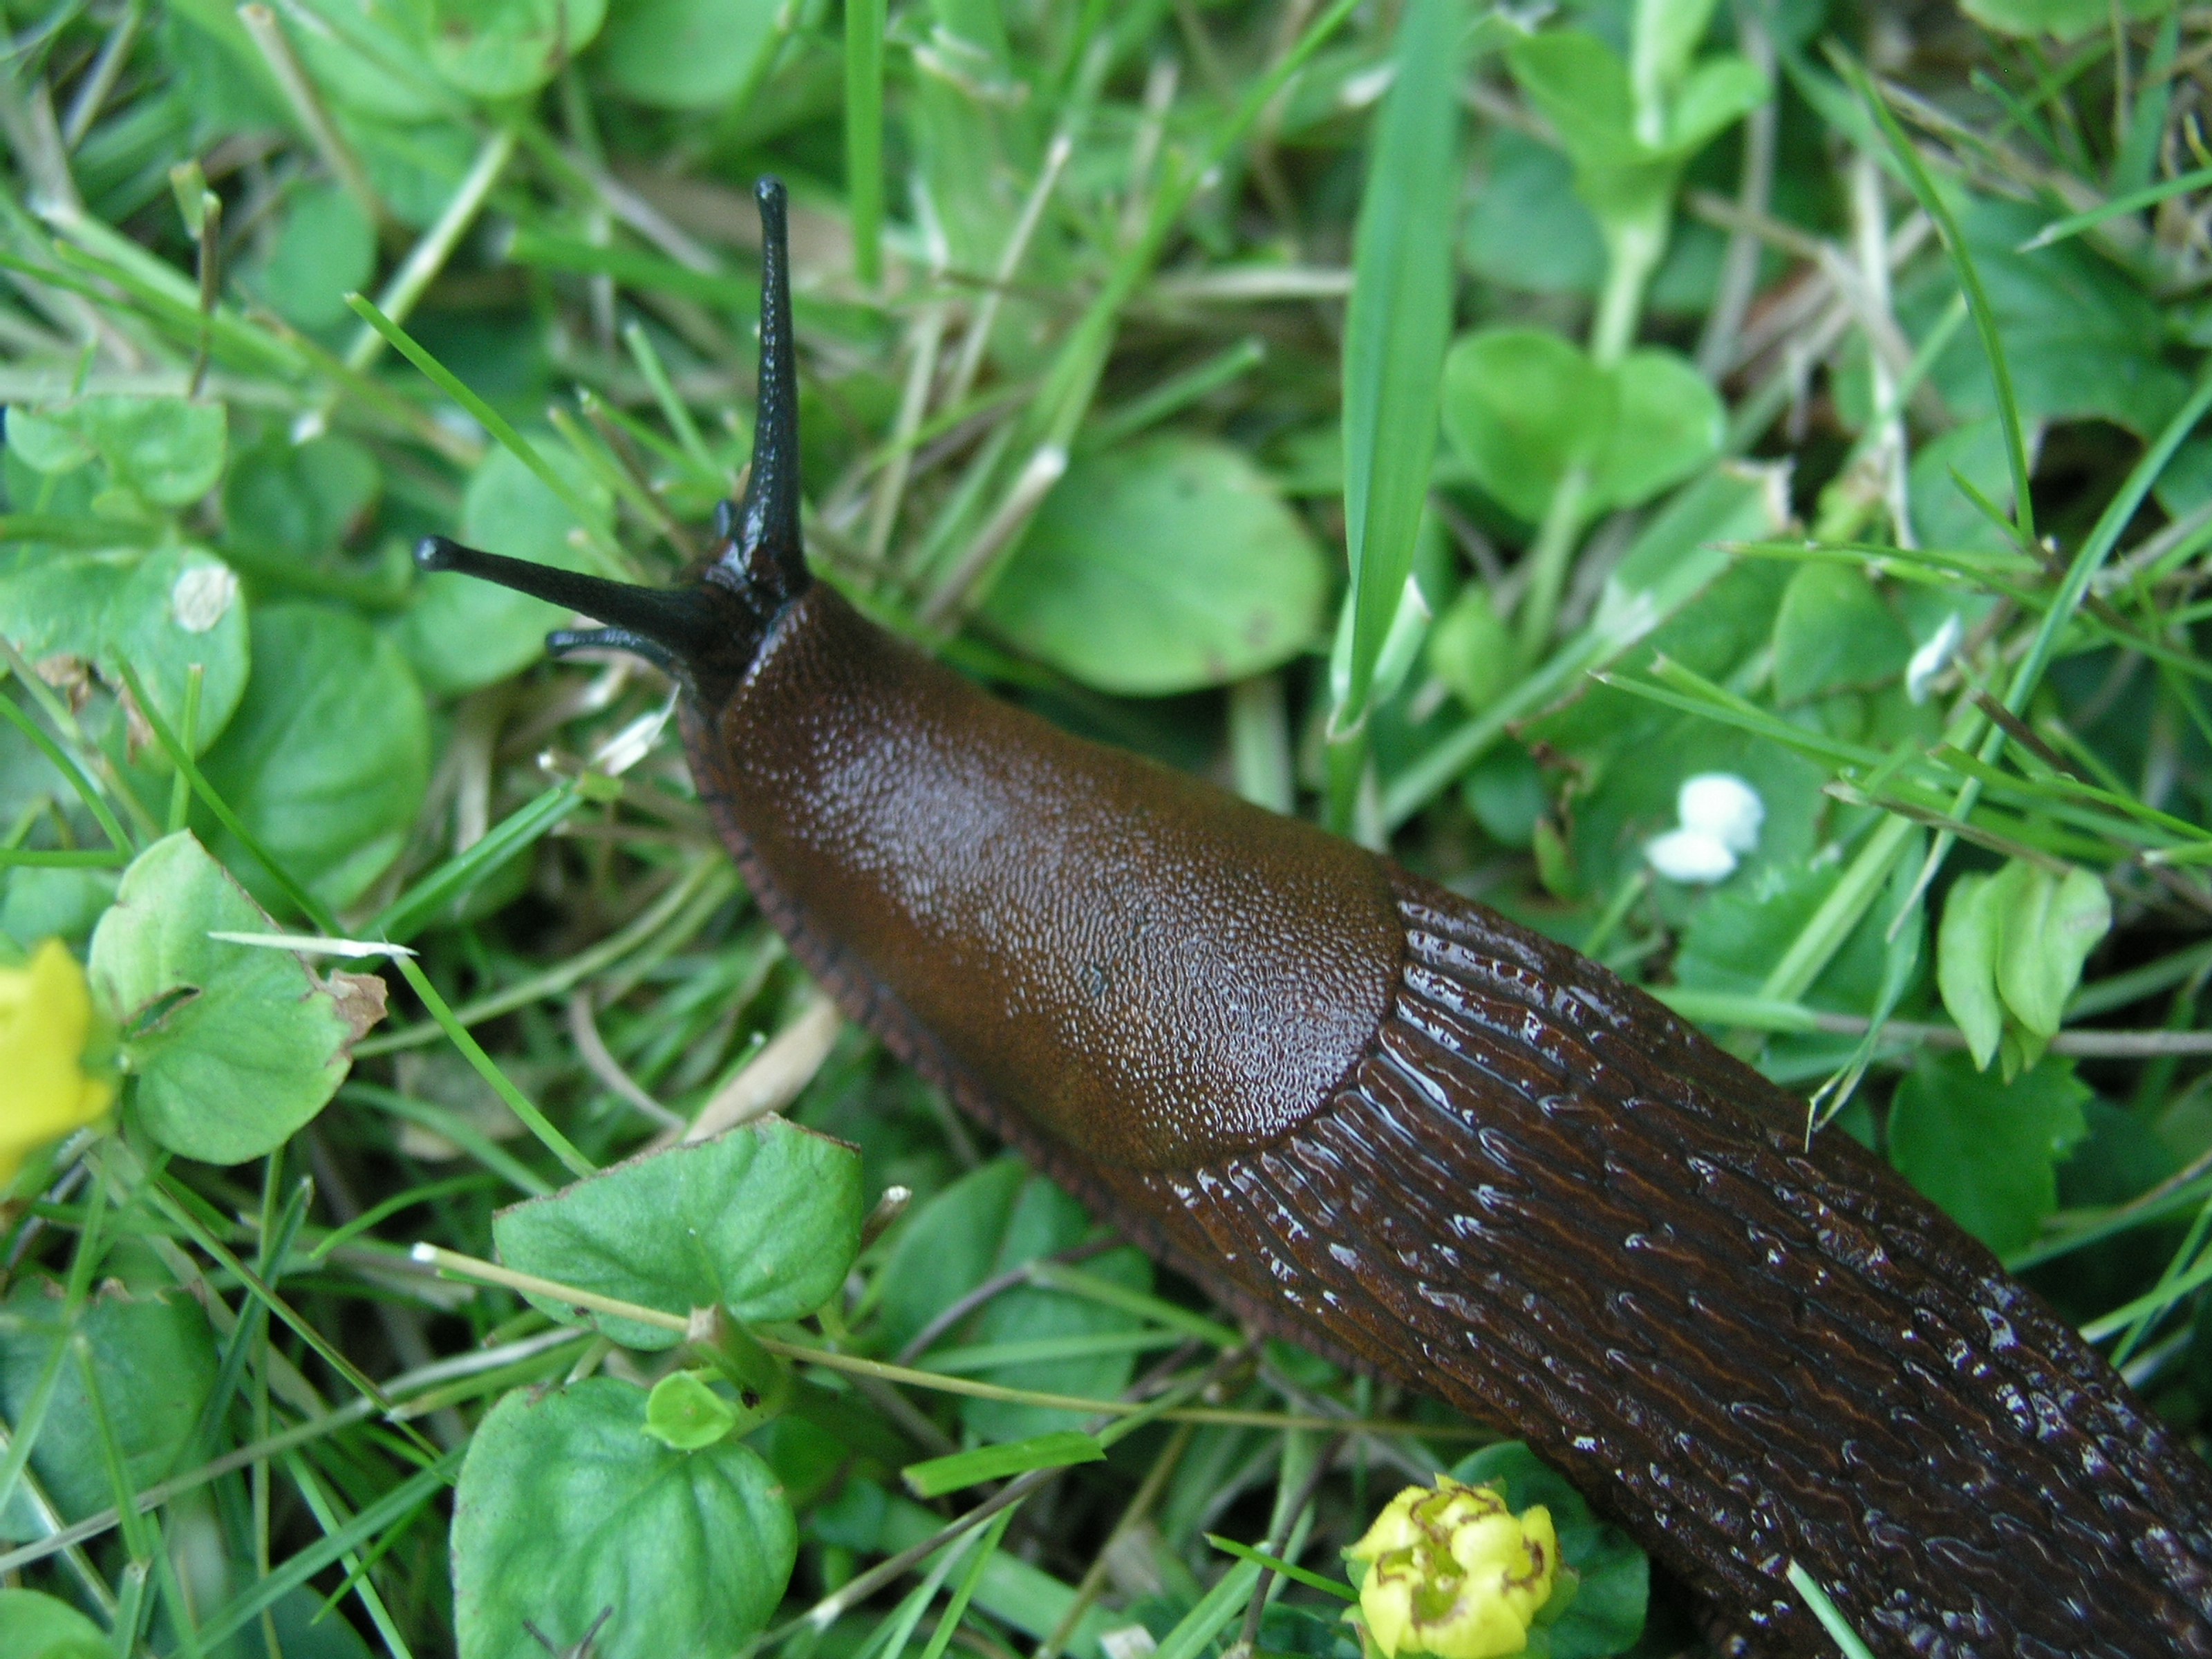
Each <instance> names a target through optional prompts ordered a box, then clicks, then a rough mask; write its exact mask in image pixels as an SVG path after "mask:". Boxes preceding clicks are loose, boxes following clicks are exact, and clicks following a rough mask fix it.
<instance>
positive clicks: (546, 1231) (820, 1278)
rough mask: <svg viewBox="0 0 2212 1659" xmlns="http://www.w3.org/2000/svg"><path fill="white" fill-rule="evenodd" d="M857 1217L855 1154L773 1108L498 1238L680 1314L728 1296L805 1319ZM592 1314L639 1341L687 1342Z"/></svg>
mask: <svg viewBox="0 0 2212 1659" xmlns="http://www.w3.org/2000/svg"><path fill="white" fill-rule="evenodd" d="M860 1217H861V1201H860V1156H859V1154H857V1153H856V1152H854V1151H853V1149H852V1148H851V1147H849V1146H846V1145H845V1144H844V1143H843V1142H842V1141H836V1140H831V1139H829V1138H828V1137H827V1136H825V1135H817V1134H816V1133H813V1132H812V1131H811V1130H807V1129H802V1128H800V1127H799V1126H798V1125H797V1124H795V1123H791V1122H788V1121H786V1120H784V1119H782V1118H780V1117H768V1118H763V1119H761V1120H760V1121H757V1122H755V1123H750V1124H747V1125H745V1126H744V1127H741V1128H737V1129H732V1130H731V1131H730V1132H729V1133H726V1134H722V1135H718V1136H716V1137H715V1138H714V1139H712V1140H704V1141H699V1142H696V1143H694V1144H692V1145H690V1146H671V1147H669V1148H668V1149H667V1150H666V1151H665V1152H648V1153H647V1154H645V1155H643V1156H642V1157H639V1158H632V1159H631V1160H630V1161H629V1163H627V1164H617V1165H616V1166H615V1167H614V1168H613V1169H611V1170H603V1171H602V1172H600V1173H599V1174H598V1175H596V1176H591V1177H589V1178H588V1179H586V1180H583V1181H580V1182H576V1183H574V1185H573V1186H569V1187H565V1188H562V1190H561V1191H559V1192H557V1193H555V1194H552V1195H551V1196H550V1197H549V1198H538V1199H532V1200H530V1201H528V1202H527V1203H523V1204H517V1205H515V1206H513V1207H512V1208H510V1209H506V1210H502V1211H501V1212H500V1213H499V1215H498V1216H497V1217H496V1218H495V1219H494V1221H493V1223H492V1237H493V1238H494V1239H495V1241H496V1242H497V1243H498V1245H499V1253H500V1259H501V1261H505V1262H506V1263H507V1265H508V1266H509V1267H515V1268H519V1269H520V1271H522V1272H524V1273H536V1274H538V1275H539V1276H540V1277H541V1278H545V1279H559V1280H561V1281H562V1283H563V1284H568V1285H576V1286H578V1287H579V1288H580V1289H583V1290H587V1291H598V1292H599V1294H600V1295H602V1296H610V1297H616V1298H617V1299H618V1300H620V1301H623V1302H635V1303H637V1304H641V1306H644V1307H648V1308H659V1309H660V1310H663V1311H664V1312H667V1313H671V1314H684V1313H689V1312H690V1310H692V1309H694V1308H711V1307H715V1306H720V1307H723V1308H726V1309H727V1310H729V1313H730V1316H731V1317H732V1318H733V1319H735V1320H737V1321H738V1322H740V1323H747V1324H749V1323H754V1322H758V1321H761V1320H770V1319H798V1318H800V1317H803V1316H805V1315H807V1314H811V1313H812V1312H813V1311H814V1310H816V1309H817V1308H818V1307H820V1306H821V1305H822V1304H823V1303H824V1302H826V1301H828V1300H829V1297H831V1296H832V1295H833V1294H835V1293H836V1290H837V1288H838V1287H839V1286H840V1285H842V1284H843V1283H844V1282H845V1275H846V1273H847V1272H848V1271H849V1270H850V1268H851V1267H852V1265H853V1258H854V1255H858V1254H859V1252H860ZM543 1305H544V1306H545V1308H546V1310H547V1311H548V1312H549V1313H553V1314H556V1316H560V1317H562V1318H572V1317H574V1315H573V1313H572V1312H571V1310H568V1308H566V1307H564V1306H562V1305H561V1304H558V1303H552V1302H548V1303H545V1304H543ZM595 1321H596V1322H597V1323H598V1325H599V1328H601V1329H603V1330H605V1332H606V1334H608V1335H610V1336H611V1337H613V1338H614V1339H615V1340H617V1341H618V1342H621V1343H623V1344H625V1345H627V1346H630V1347H634V1348H665V1347H668V1346H672V1345H673V1344H674V1343H675V1342H677V1341H678V1340H680V1339H679V1338H678V1334H676V1333H675V1332H672V1331H667V1330H663V1329H660V1328H658V1327H656V1326H650V1325H640V1324H637V1323H635V1322H633V1321H629V1320H623V1319H613V1318H608V1317H604V1316H595Z"/></svg>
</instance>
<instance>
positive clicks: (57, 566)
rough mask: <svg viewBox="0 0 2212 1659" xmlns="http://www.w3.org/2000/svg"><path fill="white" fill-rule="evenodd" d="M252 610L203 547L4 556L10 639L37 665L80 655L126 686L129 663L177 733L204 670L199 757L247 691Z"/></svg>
mask: <svg viewBox="0 0 2212 1659" xmlns="http://www.w3.org/2000/svg"><path fill="white" fill-rule="evenodd" d="M0 634H5V635H7V637H8V639H9V641H10V642H11V643H12V644H14V645H15V647H16V648H17V649H18V650H20V651H21V652H22V653H23V654H24V655H25V656H27V657H28V658H29V659H32V660H33V661H37V660H39V659H41V658H44V657H48V656H52V655H54V654H56V653H62V654H66V655H69V656H72V657H79V658H82V659H84V660H85V661H87V662H88V663H90V664H91V665H93V666H94V668H95V669H96V670H97V671H99V673H100V678H102V679H104V680H105V681H106V682H107V684H109V685H110V686H112V687H118V688H119V687H120V686H121V685H122V684H123V683H124V681H123V665H124V664H125V663H128V664H129V665H131V667H132V668H133V669H134V670H136V671H137V675H138V678H139V682H140V684H143V685H144V686H145V688H146V690H147V693H148V695H149V696H151V697H152V698H153V699H154V702H155V708H156V711H157V712H158V713H159V714H161V716H162V718H163V719H164V720H166V721H167V723H168V726H169V729H170V730H171V731H177V730H179V729H180V728H181V726H182V725H183V721H184V709H185V684H186V682H187V680H188V678H189V677H190V673H191V665H192V664H194V663H197V664H198V665H200V669H201V682H200V700H199V713H198V715H197V719H196V720H195V722H194V724H193V726H192V749H193V751H194V752H195V753H199V752H202V751H204V750H206V749H207V748H208V747H209V746H210V744H212V743H214V741H215V740H216V738H217V737H218V736H220V735H221V734H222V729H223V727H224V726H227V725H228V723H229V721H230V718H231V716H232V714H234V713H235V712H236V710H237V708H238V705H239V702H240V699H241V698H242V697H243V696H245V694H246V663H247V657H248V644H247V624H246V602H245V600H244V598H243V597H242V596H241V595H240V592H239V584H238V578H237V576H236V575H235V574H233V573H232V571H231V568H230V567H229V566H228V565H227V564H224V563H223V562H222V561H221V560H220V559H217V558H216V557H215V556H213V555H212V554H210V553H208V552H206V551H204V550H202V549H200V548H197V547H182V546H169V547H163V548H160V549H157V550H155V551H153V552H151V553H138V552H136V551H117V552H98V553H77V552H67V553H64V552H58V551H55V550H52V549H50V548H43V547H35V546H33V547H21V548H17V549H15V550H12V551H9V552H4V553H0Z"/></svg>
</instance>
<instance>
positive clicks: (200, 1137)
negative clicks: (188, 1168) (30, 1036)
mask: <svg viewBox="0 0 2212 1659" xmlns="http://www.w3.org/2000/svg"><path fill="white" fill-rule="evenodd" d="M270 931H271V929H270V921H269V918H268V917H267V916H266V915H264V914H263V913H262V911H261V910H260V909H259V908H257V907H256V906H255V904H254V903H253V902H252V900H251V899H249V898H248V897H247V896H246V894H245V892H244V890H242V889H240V886H239V885H238V884H237V883H236V882H234V880H232V879H231V878H230V876H229V874H228V872H226V871H224V870H223V869H222V866H220V865H218V864H216V861H215V860H213V859H211V858H210V857H209V856H208V855H207V854H206V852H205V851H204V849H203V848H201V846H200V844H199V842H197V841H195V840H194V839H193V838H192V836H191V831H189V830H179V832H178V833H177V834H175V835H173V836H167V837H166V838H165V839H163V840H161V841H157V842H155V843H154V844H153V845H152V846H151V847H149V848H147V849H146V850H145V851H144V852H143V853H141V854H139V855H138V856H137V858H136V859H134V860H131V867H130V868H129V869H128V870H126V871H125V872H124V874H123V884H122V886H121V887H120V888H119V889H118V890H117V892H116V895H115V903H114V905H113V906H112V908H110V909H109V910H108V912H107V914H106V915H105V916H104V917H102V918H101V919H100V926H99V927H98V928H96V929H95V930H94V933H93V936H92V960H91V970H92V971H91V978H92V985H93V990H94V994H95V995H97V996H98V997H99V999H100V1004H101V1006H103V1008H105V1010H106V1012H107V1014H108V1015H109V1017H110V1018H112V1019H113V1020H114V1021H115V1022H116V1024H117V1025H118V1027H120V1028H121V1030H122V1032H123V1052H124V1055H125V1060H126V1061H127V1062H128V1065H129V1067H130V1070H131V1074H132V1079H133V1081H132V1095H131V1098H132V1099H133V1101H134V1102H135V1103H137V1109H138V1113H139V1115H140V1117H141V1118H142V1119H143V1121H144V1122H145V1124H146V1127H147V1129H148V1131H149V1133H152V1135H153V1137H154V1138H155V1139H156V1140H158V1141H160V1142H161V1145H163V1146H167V1147H168V1148H169V1149H170V1150H171V1151H173V1152H182V1153H183V1154H184V1155H185V1157H187V1158H200V1159H203V1160H204V1161H205V1162H207V1163H210V1164H236V1163H240V1162H241V1161H242V1160H244V1159H246V1158H258V1157H260V1156H261V1155H262V1154H263V1153H264V1152H269V1151H270V1150H272V1149H273V1148H275V1147H277V1146H282V1145H283V1143H284V1142H285V1140H286V1139H289V1137H290V1136H291V1134H292V1133H293V1132H294V1131H295V1130H296V1129H298V1128H299V1127H300V1126H301V1124H303V1123H305V1122H307V1120H308V1119H309V1118H312V1117H313V1116H314V1115H315V1114H316V1113H317V1112H319V1111H320V1110H321V1109H323V1106H324V1103H325V1102H327V1101H328V1100H329V1099H330V1097H331V1095H332V1094H334V1093H335V1092H337V1086H338V1085H339V1084H340V1083H341V1082H342V1081H343V1080H344V1078H345V1074H346V1066H347V1063H348V1060H347V1052H346V1042H347V1035H348V1031H347V1026H346V1022H345V1021H344V1019H343V1018H341V1017H340V1015H339V1013H338V1011H337V1004H336V1003H335V1002H334V1001H333V1000H331V994H330V993H329V992H328V991H327V990H326V989H325V988H324V987H323V986H322V985H321V984H320V983H319V981H317V980H316V979H315V977H314V975H312V974H310V973H309V972H308V971H307V968H306V967H305V966H304V965H303V964H302V963H301V960H300V958H299V957H296V956H294V955H293V954H291V953H290V952H289V951H270V950H264V949H261V948H259V947H258V946H254V945H230V944H226V943H223V942H222V941H221V940H218V939H210V938H209V937H208V935H209V934H210V933H268V932H270Z"/></svg>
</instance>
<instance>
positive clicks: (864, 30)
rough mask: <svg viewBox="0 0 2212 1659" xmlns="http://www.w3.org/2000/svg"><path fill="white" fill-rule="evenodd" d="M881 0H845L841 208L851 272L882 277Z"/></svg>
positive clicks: (865, 280)
mask: <svg viewBox="0 0 2212 1659" xmlns="http://www.w3.org/2000/svg"><path fill="white" fill-rule="evenodd" d="M845 210H846V212H847V214H848V216H850V218H851V220H852V226H853V275H854V276H855V277H856V278H857V279H858V280H859V281H860V285H861V286H862V287H863V288H873V287H875V285H876V284H877V283H879V282H881V281H882V280H883V268H884V253H883V242H884V0H845Z"/></svg>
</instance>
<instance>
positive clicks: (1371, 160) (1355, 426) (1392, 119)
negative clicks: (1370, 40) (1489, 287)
mask: <svg viewBox="0 0 2212 1659" xmlns="http://www.w3.org/2000/svg"><path fill="white" fill-rule="evenodd" d="M1461 21H1462V17H1461V8H1460V7H1459V6H1458V5H1457V4H1456V3H1454V0H1408V3H1407V7H1406V9H1405V11H1404V13H1403V14H1402V15H1401V17H1400V19H1399V22H1398V34H1397V40H1396V42H1395V46H1394V47H1393V50H1392V54H1391V61H1392V64H1393V65H1394V68H1395V81H1394V82H1393V84H1392V86H1391V88H1390V91H1389V95H1388V96H1387V97H1386V98H1385V99H1384V100H1383V107H1382V110H1381V112H1380V115H1379V117H1378V118H1377V125H1376V132H1375V137H1374V143H1373V148H1372V149H1371V150H1370V152H1369V155H1368V165H1367V187H1366V192H1365V195H1364V197H1363V199H1362V202H1361V204H1360V213H1359V222H1358V228H1357V230H1356V232H1355V233H1354V237H1353V242H1352V300H1351V303H1350V305H1349V307H1347V309H1346V315H1345V331H1344V333H1345V339H1344V416H1343V434H1344V520H1345V542H1346V548H1347V549H1348V550H1349V553H1350V556H1351V561H1352V599H1351V604H1352V635H1351V641H1350V650H1349V660H1348V662H1347V664H1346V669H1345V674H1344V678H1343V680H1342V683H1341V685H1340V688H1339V696H1340V706H1339V708H1338V713H1337V725H1338V726H1339V728H1340V729H1344V728H1346V727H1349V726H1356V725H1357V724H1358V721H1359V720H1360V718H1361V717H1362V716H1363V715H1364V713H1365V711H1366V707H1367V702H1368V698H1369V694H1370V690H1371V689H1372V687H1373V684H1374V680H1375V666H1376V662H1377V661H1378V660H1380V659H1381V657H1382V654H1383V637H1384V635H1386V634H1388V633H1389V628H1390V623H1391V619H1392V618H1393V617H1395V615H1396V614H1397V609H1398V596H1399V594H1400V592H1402V591H1403V589H1404V587H1405V586H1406V574H1407V571H1409V570H1410V569H1412V568H1413V541H1414V532H1415V530H1416V528H1417V527H1418V526H1419V523H1420V517H1421V503H1422V502H1423V501H1425V500H1426V499H1427V496H1428V489H1429V463H1430V461H1431V459H1432V458H1433V457H1434V455H1435V453H1436V441H1437V387H1438V386H1439V384H1440V382H1441V380H1442V377H1443V360H1444V347H1445V344H1446V343H1447V342H1448V340H1449V337H1450V334H1451V322H1452V289H1453V270H1452V234H1451V227H1452V225H1453V224H1454V222H1455V220H1456V218H1457V213H1456V209H1457V207H1458V204H1459V195H1460V187H1461V186H1460V173H1459V166H1458V162H1459V62H1460V42H1461V36H1462V27H1461Z"/></svg>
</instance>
